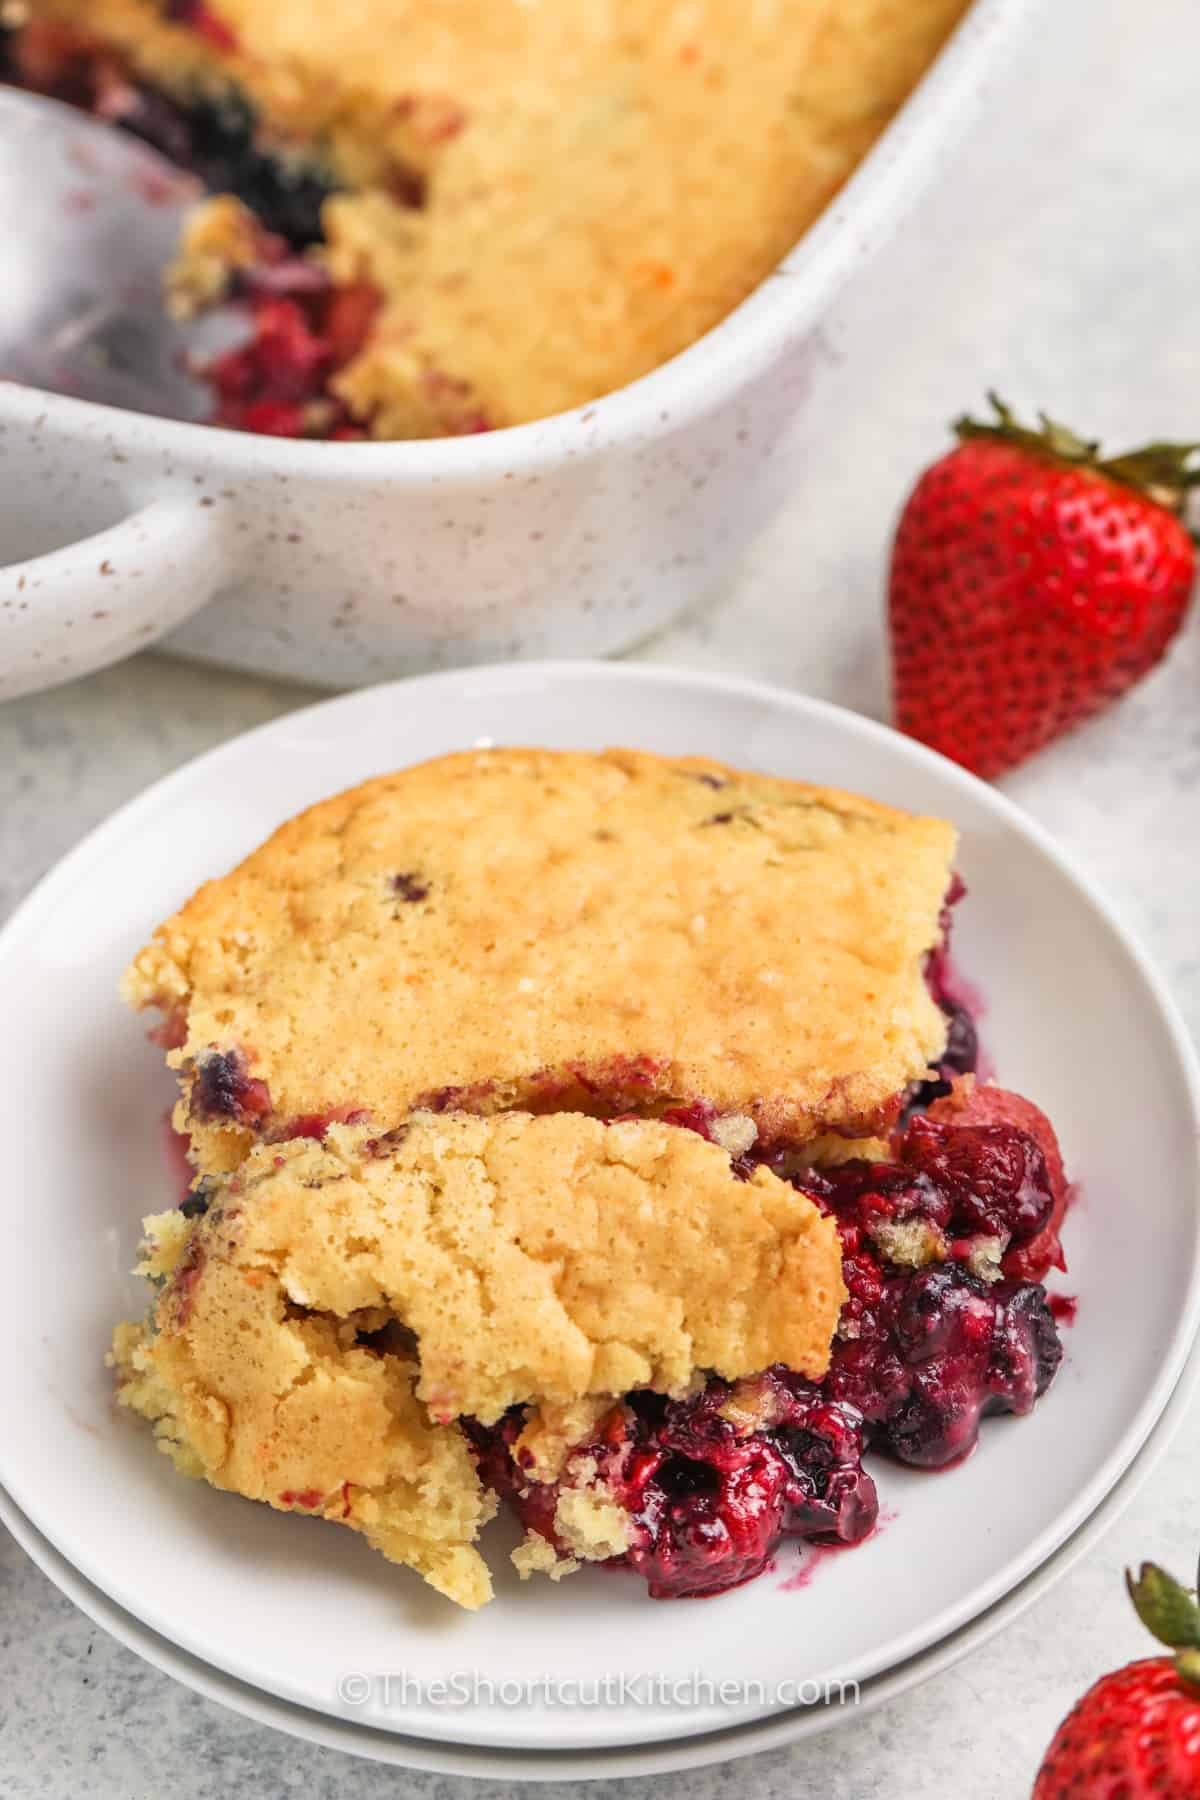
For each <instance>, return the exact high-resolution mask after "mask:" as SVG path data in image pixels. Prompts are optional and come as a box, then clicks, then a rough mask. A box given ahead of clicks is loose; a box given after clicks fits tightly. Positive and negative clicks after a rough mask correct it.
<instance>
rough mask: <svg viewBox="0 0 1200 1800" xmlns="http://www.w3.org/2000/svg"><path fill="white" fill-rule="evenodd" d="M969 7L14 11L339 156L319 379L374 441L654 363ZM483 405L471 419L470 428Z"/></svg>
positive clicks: (285, 143)
mask: <svg viewBox="0 0 1200 1800" xmlns="http://www.w3.org/2000/svg"><path fill="white" fill-rule="evenodd" d="M967 5H968V0H903V3H902V4H901V3H898V0H774V3H773V4H771V5H757V6H754V7H748V6H746V5H744V4H743V3H742V0H689V3H688V4H686V5H683V4H680V0H614V3H613V4H609V5H605V6H595V5H581V4H557V5H551V4H541V5H529V4H523V3H522V0H340V3H339V4H338V5H336V6H315V5H313V4H311V0H203V3H201V0H180V4H178V5H176V6H174V7H170V8H164V7H163V6H162V5H161V4H160V0H29V3H26V0H17V4H16V6H15V7H14V8H12V9H11V11H12V15H13V16H14V17H18V18H19V17H20V16H22V15H23V14H24V13H27V12H32V13H33V15H34V16H35V17H37V18H38V19H46V20H52V21H62V22H66V23H67V24H69V25H70V26H71V27H73V28H75V29H76V30H78V31H80V32H82V33H83V34H85V36H86V37H88V38H90V39H94V40H95V41H96V42H97V43H98V44H99V45H102V46H106V47H109V46H111V47H113V48H115V49H116V50H117V52H118V53H119V54H120V56H121V58H122V59H123V61H124V62H125V63H126V64H127V65H128V66H130V67H131V68H132V70H133V71H134V72H135V73H136V75H137V76H138V78H140V79H141V80H144V81H147V82H149V83H150V84H152V86H154V87H156V88H158V89H159V90H165V91H166V92H167V93H169V94H171V95H173V96H175V97H177V98H178V99H179V100H180V101H181V102H183V103H184V104H185V105H186V104H187V103H188V102H189V100H191V99H193V98H195V96H196V95H197V94H200V95H204V94H208V95H210V96H211V95H212V94H214V93H217V94H220V93H221V92H223V91H228V90H229V89H230V88H232V90H233V91H235V92H236V93H238V94H240V95H244V96H245V97H246V98H247V99H248V100H249V102H250V103H251V105H252V107H253V109H254V111H255V113H256V115H257V117H258V119H259V121H260V136H264V137H265V139H266V141H267V144H268V146H269V145H270V143H271V142H272V141H273V142H274V144H275V145H276V146H277V147H278V150H279V153H280V154H281V156H282V157H283V158H284V159H285V160H286V159H288V158H292V159H293V160H294V159H295V157H296V156H297V154H300V155H301V156H303V155H312V154H316V155H318V156H319V157H320V158H321V159H322V160H323V161H324V160H325V159H328V161H329V163H330V164H331V165H332V169H333V171H334V174H335V175H336V177H337V179H338V181H339V182H340V183H341V184H343V185H344V186H345V187H346V189H347V190H348V191H347V192H345V193H341V194H338V195H336V196H335V197H334V198H332V199H330V200H328V201H327V202H326V204H325V207H324V211H323V215H322V220H321V223H322V227H323V232H324V237H325V240H326V244H327V246H328V248H327V252H326V260H327V263H328V266H329V268H330V269H331V271H332V273H333V275H334V278H335V280H336V281H337V282H338V283H345V284H358V283H367V284H369V285H370V286H371V287H372V288H374V289H376V290H377V291H378V292H379V293H380V294H381V295H382V296H383V305H382V307H381V308H380V311H379V313H378V315H377V317H376V319H375V321H374V325H373V328H372V331H371V334H370V338H369V340H368V342H367V343H366V344H365V345H364V347H363V348H362V351H361V353H360V354H358V355H356V356H355V357H354V359H353V361H351V362H350V363H349V364H348V366H347V367H346V368H345V370H344V372H343V373H342V374H341V375H340V376H339V377H338V379H337V380H336V382H335V383H334V384H333V391H334V392H335V393H336V394H337V395H338V396H339V398H341V399H342V400H344V401H345V402H346V403H347V404H348V406H349V407H350V409H351V412H352V414H353V415H354V416H355V417H356V418H357V419H359V420H360V421H361V422H362V423H363V424H364V425H365V427H366V428H367V429H369V430H370V431H371V432H372V434H373V435H375V436H378V437H395V436H401V437H412V436H423V435H438V434H441V433H444V432H448V431H453V430H463V429H478V428H479V425H480V424H489V425H511V424H518V423H521V422H522V421H525V420H529V419H535V418H541V417H545V416H548V415H550V414H553V413H557V412H561V411H563V410H565V409H567V408H569V407H573V406H577V405H581V404H584V403H586V402H587V401H589V400H592V399H594V398H596V397H597V396H598V395H600V394H604V393H607V392H609V391H611V390H612V389H615V388H619V387H622V386H624V385H625V384H626V383H628V382H630V381H632V380H635V379H636V378H637V377H639V376H641V375H644V374H646V373H647V372H648V371H649V370H651V369H654V368H656V367H657V366H658V365H659V364H661V363H663V362H665V361H666V360H668V358H670V357H672V356H674V355H675V354H677V353H678V352H679V351H681V350H683V349H684V348H685V347H686V346H687V345H689V344H691V343H692V342H694V341H695V340H696V339H697V338H699V337H700V336H702V335H703V333H704V332H706V331H707V330H709V329H710V328H711V327H712V326H713V325H715V324H716V323H717V322H718V321H719V320H720V319H721V318H723V317H724V316H725V315H726V314H727V313H729V312H730V311H731V310H732V309H733V308H734V307H735V306H737V305H738V304H739V303H740V302H741V301H742V300H744V299H745V298H746V296H747V295H748V294H750V293H751V292H752V291H753V290H754V289H755V288H756V287H757V286H758V285H759V283H760V282H761V281H762V280H763V279H764V278H765V277H766V276H767V275H768V274H769V272H770V271H771V269H772V268H774V267H775V265H776V264H777V263H778V262H779V261H780V259H781V258H782V257H783V256H784V255H786V253H787V252H788V251H789V250H791V248H792V247H793V245H794V244H795V243H796V242H797V240H798V239H799V238H800V237H801V235H802V234H803V232H804V231H805V230H806V229H807V228H808V226H809V225H810V224H811V223H812V221H813V220H814V219H815V218H816V217H817V216H818V215H819V213H820V212H821V211H822V210H823V208H824V207H825V206H826V204H827V203H828V202H829V200H830V199H831V198H832V196H833V195H834V194H835V193H836V192H837V190H838V189H839V188H840V187H841V185H842V184H843V183H844V182H845V180H846V179H847V177H848V176H849V175H850V173H851V172H852V171H853V169H854V167H855V166H856V164H857V163H858V162H859V161H860V160H861V158H862V157H863V156H864V155H865V153H866V152H867V150H868V149H869V148H870V146H871V145H872V143H873V142H874V141H875V139H876V137H877V136H878V135H879V133H880V132H881V131H882V130H883V128H884V126H885V125H886V124H887V122H888V120H889V119H890V118H891V117H892V115H893V114H894V113H895V111H896V110H897V108H898V107H899V106H900V105H901V104H902V102H903V101H904V99H905V98H906V96H907V95H908V93H909V91H910V90H911V89H912V87H913V86H914V84H915V83H916V82H917V81H918V80H919V78H920V77H921V75H922V74H923V73H924V71H925V69H926V68H927V67H928V65H929V64H930V62H931V61H932V60H933V58H934V57H935V55H936V54H937V52H938V50H939V49H940V48H941V46H942V44H943V42H944V41H945V39H946V38H947V37H948V35H949V34H950V32H951V31H952V29H953V27H954V26H955V25H956V24H957V22H958V20H959V19H960V17H961V16H962V14H963V13H964V12H965V11H966V9H967ZM470 420H475V421H478V423H477V424H475V425H474V426H472V425H471V424H469V423H467V422H466V421H470Z"/></svg>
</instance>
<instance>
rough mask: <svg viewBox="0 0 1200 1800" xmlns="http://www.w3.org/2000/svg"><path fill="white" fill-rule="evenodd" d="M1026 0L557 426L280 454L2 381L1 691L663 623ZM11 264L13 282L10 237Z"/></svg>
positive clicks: (743, 520)
mask: <svg viewBox="0 0 1200 1800" xmlns="http://www.w3.org/2000/svg"><path fill="white" fill-rule="evenodd" d="M1035 3H1036V0H975V4H974V5H973V6H972V8H971V10H970V12H969V13H968V15H967V17H966V19H965V20H964V22H963V24H962V25H961V26H960V27H959V29H958V31H957V32H956V33H955V35H954V37H953V38H952V40H951V41H950V43H949V44H948V45H947V46H946V48H945V50H944V51H943V52H942V54H941V56H940V57H939V58H938V60H937V62H936V63H935V65H934V66H933V68H932V69H931V70H930V72H929V73H928V75H927V76H926V77H925V79H924V80H923V81H922V83H921V84H920V86H919V88H918V89H917V91H916V92H915V94H914V95H913V96H912V98H911V99H910V100H909V102H908V103H907V105H906V106H905V107H904V108H903V109H902V110H901V112H900V113H899V114H898V116H897V117H896V119H895V120H894V121H893V122H892V124H891V126H890V127H889V128H888V130H887V131H886V132H885V133H884V134H883V136H882V137H881V139H880V140H879V142H878V144H877V145H876V146H875V148H874V150H873V151H872V152H871V154H870V155H869V156H868V157H867V158H866V160H865V161H864V162H863V163H862V164H861V166H860V167H859V169H858V171H857V172H856V174H855V175H854V176H853V178H852V179H851V181H850V182H849V183H848V184H847V186H846V187H845V188H844V189H843V191H842V192H841V194H840V195H839V196H838V198H837V200H836V201H835V202H834V203H833V204H832V205H831V206H830V207H829V209H828V210H827V211H826V213H825V214H824V215H823V216H822V218H821V219H820V220H819V221H818V223H817V224H816V225H815V226H814V227H813V229H812V230H811V231H809V232H808V233H807V234H806V235H805V237H804V238H803V240H802V241H801V243H800V244H799V245H798V246H797V248H796V250H795V251H794V252H793V253H792V255H791V256H790V257H788V258H787V260H786V261H785V262H784V263H783V264H782V265H781V267H780V268H779V269H778V270H777V271H776V272H775V274H773V275H772V276H771V277H770V278H769V279H768V280H767V281H765V282H764V283H763V284H762V285H761V286H760V287H759V288H758V289H757V290H756V291H755V293H754V294H752V295H751V297H750V299H749V300H747V301H746V302H745V303H744V304H743V305H742V306H740V307H739V308H738V309H737V311H736V312H734V313H733V314H731V315H730V317H729V318H727V319H726V320H725V321H724V322H723V323H722V324H720V325H719V326H717V327H716V329H715V330H713V331H711V332H709V333H708V335H707V336H706V337H704V338H702V339H701V340H700V341H699V342H698V343H696V344H694V345H693V346H692V347H691V348H690V349H688V350H686V351H685V352H684V353H683V354H682V355H681V356H678V357H676V358H674V359H673V360H672V361H671V362H669V363H667V364H665V365H664V366H663V367H662V368H660V369H657V370H656V371H655V372H654V373H653V374H651V375H648V376H646V377H645V378H644V379H643V380H641V381H638V382H635V383H634V384H633V385H632V386H630V387H627V388H623V389H621V390H620V391H619V392H617V393H614V394H609V395H606V396H605V397H604V398H603V399H600V400H598V401H596V402H595V403H594V404H593V405H590V406H587V407H583V408H580V409H577V410H576V411H574V412H569V413H562V414H560V415H558V416H557V417H555V418H551V419H545V420H542V421H540V422H538V423H535V424H530V425H521V426H517V427H515V428H513V429H510V430H504V431H496V432H491V433H485V434H483V435H480V436H477V437H465V438H450V439H437V440H432V441H427V442H419V443H381V444H336V443H304V442H291V441H286V440H281V439H272V438H262V437H249V436H242V435H239V434H237V433H234V432H229V431H224V430H215V429H212V428H210V427H207V426H200V425H194V424H186V423H180V422H175V421H172V420H164V419H155V418H149V417H146V416H143V415H141V414H137V413H132V412H126V411H122V410H120V409H118V408H115V407H111V406H100V405H96V404H94V403H92V402H89V401H84V400H78V399H73V398H66V397H64V396H62V395H57V394H53V395H52V394H47V393H42V392H39V391H36V390H33V389H28V388H20V387H17V386H15V385H13V384H11V383H0V471H2V472H3V481H0V555H3V556H4V557H5V558H6V559H7V561H8V566H7V567H6V568H4V569H2V570H0V698H3V697H5V696H7V695H12V694H18V693H22V692H25V691H28V690H31V689H36V688H39V687H47V686H51V685H53V684H54V683H55V682H58V681H65V680H67V679H69V678H70V677H71V676H73V675H78V674H82V673H84V672H85V671H86V670H88V669H92V668H97V667H99V666H101V665H102V664H104V663H107V662H112V661H115V660H116V659H118V658H119V657H121V656H125V655H128V654H130V652H131V651H133V650H135V649H139V648H144V647H145V645H146V644H147V643H148V642H150V641H152V640H153V639H155V638H157V637H159V636H161V635H162V634H164V633H170V634H171V635H170V638H169V641H170V643H171V645H172V647H173V648H174V649H176V650H178V651H180V652H181V653H184V654H187V655H191V656H198V657H202V658H206V659H208V660H211V661H216V662H221V663H228V664H230V665H233V666H236V667H239V668H245V669H254V670H261V671H263V672H266V673H269V674H276V675H285V676H290V677H293V678H295V679H299V680H309V681H321V682H329V683H330V684H333V685H352V684H355V683H359V682H365V681H372V680H378V679H380V678H382V677H386V676H389V675H394V674H397V673H399V672H401V671H405V670H414V669H418V668H428V667H433V666H438V665H447V664H461V663H469V662H481V661H485V660H488V659H491V658H494V657H501V656H503V657H535V656H543V655H553V654H569V655H595V654H607V653H609V652H611V651H615V650H618V649H621V648H623V647H625V646H627V645H629V644H631V643H633V642H636V641H637V640H638V639H640V638H643V637H646V636H647V635H649V634H650V633H651V632H653V631H655V630H657V629H658V628H660V627H661V626H662V625H664V624H665V623H666V622H667V621H668V620H669V619H670V618H672V617H673V616H674V615H676V614H677V613H678V612H680V611H681V610H682V609H683V607H684V606H685V605H686V604H687V603H688V602H689V601H692V600H694V599H695V598H696V597H697V595H698V594H700V593H702V592H703V591H704V589H705V587H706V586H707V585H709V584H710V583H712V582H713V581H715V580H716V579H717V578H718V577H719V576H720V575H721V573H722V572H723V571H724V570H725V569H726V568H727V567H728V566H729V565H730V563H731V562H732V560H733V559H734V558H735V557H736V556H737V555H738V553H739V552H740V551H741V550H742V549H743V548H744V546H745V545H746V544H747V543H748V542H749V540H750V538H751V536H752V535H753V534H754V532H755V531H756V530H757V529H758V528H759V526H760V525H761V524H762V522H763V521H764V520H765V518H766V517H768V516H769V514H770V512H771V511H772V510H773V509H774V507H775V506H776V505H777V504H778V502H779V501H780V499H781V498H782V496H783V495H784V494H785V493H787V492H788V491H789V489H790V488H791V487H792V486H793V485H794V484H795V483H796V482H797V481H799V480H802V479H803V459H804V420H805V412H806V408H805V399H806V396H807V394H808V391H809V388H810V386H811V383H812V381H813V379H814V376H815V372H816V368H817V363H818V360H819V359H818V339H817V327H818V325H819V324H820V323H821V322H822V321H823V320H824V321H826V322H827V321H828V316H829V314H830V312H831V308H833V306H834V305H835V303H836V300H837V297H838V294H839V292H840V290H841V289H842V287H843V286H844V284H845V283H846V281H847V280H848V278H849V277H850V276H851V274H852V273H853V272H854V271H855V270H856V269H857V268H859V267H860V266H861V265H862V264H863V261H864V258H865V257H866V255H867V253H868V252H869V251H870V250H871V249H872V248H873V247H874V246H875V245H876V244H877V243H878V242H879V241H880V239H881V238H882V237H883V236H884V235H885V234H886V232H887V231H888V230H889V229H890V228H892V227H893V226H894V225H895V224H896V222H897V221H898V219H899V218H900V216H901V215H902V212H903V210H904V207H905V206H906V204H907V203H908V202H909V201H910V200H911V199H912V198H913V197H914V196H915V194H916V192H917V191H918V189H919V188H920V186H921V185H922V183H923V182H925V181H926V180H927V179H929V178H931V177H932V176H934V175H935V174H936V171H937V168H938V166H939V164H940V163H941V162H942V161H943V160H944V158H945V157H946V156H947V155H948V154H949V152H950V148H951V144H952V142H953V140H954V138H955V136H956V134H957V132H958V130H959V128H960V126H961V125H962V124H963V123H964V122H965V120H966V118H967V117H968V116H969V114H970V113H971V112H972V111H973V109H974V108H975V106H976V105H977V104H978V102H979V100H980V99H981V97H982V95H983V93H984V90H985V88H986V85H987V82H988V80H989V78H990V77H991V76H992V74H993V72H994V70H995V69H996V67H997V65H998V62H999V60H1000V56H1001V53H1002V51H1003V49H1004V47H1005V46H1006V45H1007V44H1008V43H1011V42H1012V41H1013V40H1015V37H1016V35H1017V30H1018V27H1019V26H1020V25H1021V24H1022V22H1023V21H1024V20H1025V19H1026V18H1027V17H1028V16H1029V15H1030V14H1031V13H1032V10H1033V7H1034V5H1035ZM85 126H86V122H81V131H82V130H83V129H85ZM90 129H91V130H93V131H94V130H95V129H96V128H95V127H91V128H90ZM78 179H79V175H78V169H77V168H75V167H73V166H72V165H71V162H70V159H69V158H64V159H62V166H61V169H57V167H56V166H50V165H49V163H48V165H47V167H46V169H45V170H44V171H43V181H44V184H45V191H44V192H43V193H42V194H41V195H40V197H39V203H40V204H42V205H53V204H55V203H56V189H55V185H54V184H55V182H57V183H58V184H59V188H60V189H61V192H60V193H58V195H57V203H58V204H61V205H64V206H65V205H68V204H69V201H70V195H71V192H72V191H73V190H74V189H75V188H76V187H77V186H78ZM9 251H10V262H12V263H13V267H12V268H10V271H9V276H8V279H9V282H10V283H11V282H13V281H14V280H15V279H17V274H18V272H19V271H18V268H17V264H16V262H15V258H16V257H17V255H18V253H19V251H20V239H19V238H13V239H12V240H11V242H10V246H9ZM19 558H20V559H24V560H17V559H19ZM184 620H187V623H186V624H183V623H182V621H184Z"/></svg>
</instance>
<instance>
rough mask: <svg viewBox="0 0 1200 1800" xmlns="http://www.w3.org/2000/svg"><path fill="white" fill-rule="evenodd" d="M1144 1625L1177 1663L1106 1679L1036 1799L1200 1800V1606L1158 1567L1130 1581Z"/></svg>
mask: <svg viewBox="0 0 1200 1800" xmlns="http://www.w3.org/2000/svg"><path fill="white" fill-rule="evenodd" d="M1125 1580H1126V1583H1127V1584H1128V1587H1129V1592H1130V1595H1131V1596H1132V1599H1133V1604H1134V1605H1135V1606H1136V1608H1137V1611H1138V1617H1139V1618H1140V1619H1141V1621H1142V1623H1143V1624H1144V1625H1146V1626H1148V1627H1149V1629H1150V1630H1151V1631H1152V1632H1153V1633H1154V1635H1155V1637H1156V1638H1158V1639H1159V1640H1160V1641H1161V1642H1162V1643H1164V1644H1167V1645H1169V1646H1170V1647H1171V1649H1173V1650H1174V1651H1175V1652H1176V1654H1175V1655H1174V1656H1150V1657H1147V1658H1146V1659H1145V1661H1144V1662H1135V1663H1130V1664H1129V1665H1128V1667H1127V1668H1124V1669H1118V1670H1117V1671H1116V1673H1115V1674H1113V1675H1104V1676H1102V1677H1101V1679H1100V1680H1099V1681H1098V1682H1097V1683H1096V1685H1095V1687H1092V1688H1089V1689H1088V1691H1087V1693H1086V1694H1085V1695H1084V1696H1083V1699H1082V1700H1081V1701H1080V1702H1079V1704H1078V1706H1076V1708H1075V1710H1074V1712H1071V1713H1068V1714H1067V1717H1066V1718H1065V1719H1064V1720H1063V1722H1062V1724H1061V1725H1060V1726H1059V1728H1058V1730H1057V1732H1056V1733H1055V1736H1054V1742H1053V1743H1052V1744H1051V1746H1050V1748H1049V1750H1048V1751H1047V1752H1046V1760H1045V1761H1044V1762H1043V1764H1042V1766H1041V1769H1040V1770H1039V1772H1038V1778H1037V1780H1036V1781H1035V1782H1034V1784H1033V1800H1197V1796H1198V1795H1200V1607H1197V1605H1196V1602H1195V1600H1194V1598H1193V1597H1192V1595H1191V1594H1189V1593H1188V1591H1187V1589H1186V1588H1184V1587H1181V1586H1180V1584H1179V1583H1178V1582H1177V1581H1173V1580H1172V1579H1171V1577H1170V1576H1169V1575H1166V1574H1164V1573H1163V1571H1162V1570H1161V1569H1159V1568H1157V1567H1156V1566H1155V1564H1154V1563H1143V1564H1142V1567H1141V1572H1140V1573H1139V1575H1138V1576H1137V1579H1136V1580H1135V1579H1134V1577H1133V1576H1132V1575H1130V1574H1127V1575H1126V1577H1125Z"/></svg>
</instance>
